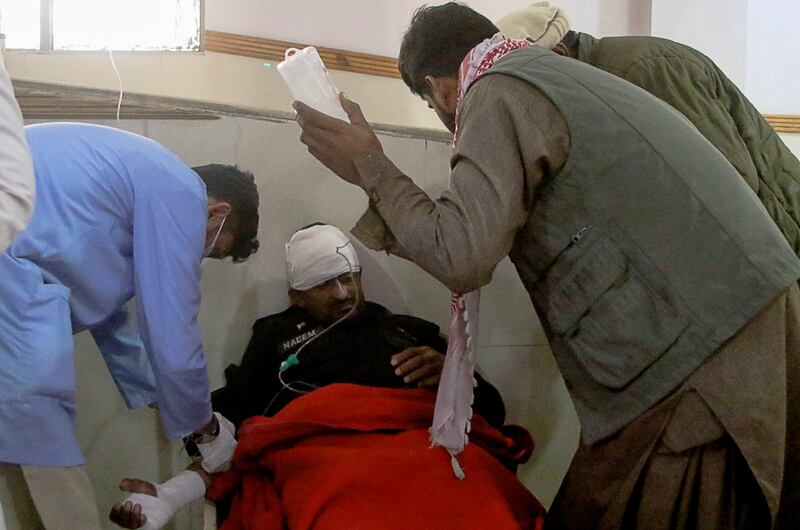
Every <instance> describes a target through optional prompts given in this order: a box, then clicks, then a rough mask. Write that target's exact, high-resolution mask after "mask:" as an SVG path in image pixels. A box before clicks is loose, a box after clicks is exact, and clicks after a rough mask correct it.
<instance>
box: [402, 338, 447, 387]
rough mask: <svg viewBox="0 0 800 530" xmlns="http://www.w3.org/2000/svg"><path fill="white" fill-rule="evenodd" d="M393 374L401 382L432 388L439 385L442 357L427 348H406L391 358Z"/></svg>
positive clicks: (442, 363)
mask: <svg viewBox="0 0 800 530" xmlns="http://www.w3.org/2000/svg"><path fill="white" fill-rule="evenodd" d="M391 362H392V366H394V367H395V370H394V373H395V374H397V375H398V376H400V377H402V378H403V382H405V383H407V384H410V385H417V386H420V387H434V386H436V385H438V384H439V380H440V379H441V377H442V367H443V366H444V355H442V354H441V353H439V352H438V351H436V350H434V349H433V348H430V347H428V346H416V347H413V348H407V349H405V350H403V351H401V352H400V353H397V354H395V355H393V356H392V360H391Z"/></svg>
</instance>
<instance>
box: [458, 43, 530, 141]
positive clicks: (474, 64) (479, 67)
mask: <svg viewBox="0 0 800 530" xmlns="http://www.w3.org/2000/svg"><path fill="white" fill-rule="evenodd" d="M532 45H533V43H531V42H530V41H528V40H517V39H506V38H505V37H503V36H502V35H500V34H499V33H498V34H497V35H495V36H494V37H492V38H491V39H486V40H485V41H483V42H482V43H480V44H478V45H477V46H475V47H474V48H472V50H470V52H469V53H468V54H467V56H466V57H464V60H463V61H461V67H460V68H459V69H458V94H457V96H456V129H455V132H454V133H453V144H455V143H456V142H458V118H459V116H460V114H461V103H462V102H463V100H464V94H466V93H467V90H469V87H470V85H472V83H473V82H474V81H475V80H476V79H477V78H478V77H480V76H482V75H483V74H485V73H486V71H487V70H488V69H489V68H491V67H492V66H494V63H495V62H497V60H498V59H500V58H501V57H505V56H506V55H508V54H509V53H511V52H513V51H514V50H519V49H520V48H525V47H527V46H532Z"/></svg>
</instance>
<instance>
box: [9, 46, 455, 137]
mask: <svg viewBox="0 0 800 530" xmlns="http://www.w3.org/2000/svg"><path fill="white" fill-rule="evenodd" d="M6 55H7V58H6V61H7V64H8V71H9V73H10V75H11V77H12V78H13V79H20V80H29V81H43V82H51V83H60V84H66V85H77V86H89V87H92V88H103V89H108V90H118V89H119V83H118V81H117V77H116V75H115V73H114V69H113V68H112V66H111V61H110V59H109V55H108V53H106V52H53V53H38V52H24V51H14V50H12V51H9V52H7V54H6ZM114 60H115V62H116V64H117V67H118V68H119V71H120V75H121V77H122V81H123V87H124V90H125V91H126V92H134V93H141V94H152V95H159V96H169V97H178V98H187V99H195V100H200V101H209V102H214V103H224V104H230V105H237V106H242V107H251V108H257V109H269V110H279V111H285V112H288V111H291V110H292V109H291V106H290V105H291V102H292V98H291V95H290V94H289V90H288V89H287V88H286V86H285V85H284V83H283V81H282V80H281V78H280V76H279V74H278V72H277V70H276V69H275V68H274V67H273V68H271V69H268V68H265V67H264V61H262V60H259V59H251V58H247V57H239V56H235V55H227V54H220V53H214V52H198V53H185V54H184V53H177V52H173V53H152V54H145V53H135V52H116V53H115V54H114ZM331 75H332V77H333V80H334V83H336V85H337V87H338V88H339V89H340V90H342V91H344V92H345V93H347V94H348V95H349V96H350V98H352V99H353V100H355V101H357V102H359V103H360V104H361V105H362V107H363V109H364V113H365V115H366V116H367V119H368V120H370V121H372V122H376V123H386V124H391V125H400V126H408V127H429V128H439V129H443V127H442V125H441V124H440V123H439V121H438V120H437V119H436V115H435V114H434V113H433V112H431V111H430V110H429V109H428V108H427V106H426V105H425V104H424V103H423V102H422V100H421V99H420V98H418V97H416V96H413V95H412V94H411V93H410V92H409V91H408V89H407V88H406V86H405V85H404V84H403V82H402V81H400V80H399V79H390V78H386V77H377V76H368V75H363V74H354V73H350V72H339V71H335V70H334V71H332V72H331Z"/></svg>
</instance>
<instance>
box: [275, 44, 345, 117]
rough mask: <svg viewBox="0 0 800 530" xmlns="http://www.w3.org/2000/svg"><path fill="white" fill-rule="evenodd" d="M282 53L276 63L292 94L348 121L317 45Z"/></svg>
mask: <svg viewBox="0 0 800 530" xmlns="http://www.w3.org/2000/svg"><path fill="white" fill-rule="evenodd" d="M284 57H285V58H284V60H283V61H281V62H280V63H279V64H278V73H280V74H281V77H282V78H283V81H284V82H285V83H286V85H287V86H288V87H289V90H290V91H291V93H292V96H293V97H294V98H295V99H296V100H298V101H302V102H303V103H305V104H306V105H308V106H309V107H311V108H313V109H316V110H318V111H320V112H323V113H325V114H327V115H328V116H333V117H334V118H338V119H340V120H344V121H348V119H347V114H346V113H345V112H344V109H342V105H341V103H340V102H339V91H338V90H337V89H336V87H335V86H334V84H333V81H331V78H330V75H328V70H326V69H325V65H324V64H323V63H322V59H321V58H320V56H319V53H318V52H317V49H316V48H314V47H313V46H309V47H307V48H303V49H302V50H298V49H297V48H289V49H288V50H286V53H285V56H284Z"/></svg>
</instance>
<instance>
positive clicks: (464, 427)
mask: <svg viewBox="0 0 800 530" xmlns="http://www.w3.org/2000/svg"><path fill="white" fill-rule="evenodd" d="M530 45H531V43H530V42H528V41H526V40H512V39H505V38H503V37H502V36H501V35H496V36H494V37H493V38H491V39H486V40H485V41H483V42H482V43H481V44H479V45H478V46H476V47H475V48H473V49H472V51H470V52H469V53H468V54H467V56H466V57H465V58H464V61H463V62H462V63H461V68H459V71H458V96H457V99H456V130H455V133H454V135H453V144H455V142H456V141H457V139H458V117H459V112H460V110H461V102H462V100H463V97H464V94H466V93H467V90H468V89H469V86H470V85H471V84H472V83H473V81H475V79H477V78H478V77H480V76H481V75H483V74H484V73H485V72H486V71H487V70H488V69H489V68H491V67H492V66H493V65H494V63H495V62H496V61H497V60H498V59H500V58H501V57H503V56H505V55H506V54H508V53H510V52H512V51H514V50H518V49H520V48H524V47H526V46H530ZM479 309H480V289H477V290H475V291H471V292H469V293H466V294H455V293H454V294H453V298H452V301H451V305H450V310H451V312H452V315H453V318H452V321H451V323H450V330H449V332H448V337H447V355H446V357H445V363H444V368H442V376H441V380H440V382H439V391H438V393H437V394H436V408H435V410H434V414H433V425H431V428H430V433H431V445H434V446H440V447H443V448H444V449H445V450H447V452H448V453H449V454H450V458H451V460H450V462H451V465H452V466H453V473H454V474H455V476H456V477H458V478H460V479H463V478H464V471H463V470H462V469H461V466H460V465H459V463H458V460H457V459H456V456H457V455H458V454H459V453H460V452H461V451H462V450H463V449H464V446H465V445H466V444H467V442H468V437H467V433H469V429H470V419H471V418H472V401H473V398H474V396H473V386H474V385H475V379H474V378H475V375H474V374H475V350H476V348H477V344H478V336H477V335H478V312H479Z"/></svg>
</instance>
